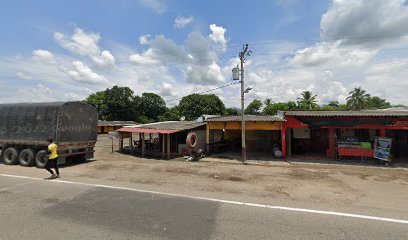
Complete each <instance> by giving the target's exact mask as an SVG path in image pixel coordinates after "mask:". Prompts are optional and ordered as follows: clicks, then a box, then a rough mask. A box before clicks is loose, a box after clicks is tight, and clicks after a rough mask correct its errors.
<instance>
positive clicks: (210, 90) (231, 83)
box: [167, 82, 239, 103]
mask: <svg viewBox="0 0 408 240" xmlns="http://www.w3.org/2000/svg"><path fill="white" fill-rule="evenodd" d="M238 83H239V82H230V83H228V84H225V85H222V86H219V87H215V88H212V89H209V90H206V91H202V92H196V93H190V94H187V95H185V96H188V95H192V94H204V93H208V92H212V91H215V90H218V89H221V88H225V87H229V86H231V85H235V84H238ZM185 96H183V97H185ZM183 97H181V98H175V99H172V100H168V101H167V102H168V103H169V102H174V101H178V100H181V99H183Z"/></svg>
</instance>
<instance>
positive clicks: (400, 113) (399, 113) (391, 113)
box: [285, 110, 408, 117]
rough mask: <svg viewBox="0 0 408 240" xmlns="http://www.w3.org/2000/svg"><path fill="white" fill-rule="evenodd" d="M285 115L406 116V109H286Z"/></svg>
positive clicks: (407, 115) (407, 112) (407, 113)
mask: <svg viewBox="0 0 408 240" xmlns="http://www.w3.org/2000/svg"><path fill="white" fill-rule="evenodd" d="M285 115H287V116H295V117H302V116H304V117H408V111H381V110H373V111H371V110H365V111H286V112H285Z"/></svg>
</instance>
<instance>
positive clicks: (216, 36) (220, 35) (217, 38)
mask: <svg viewBox="0 0 408 240" xmlns="http://www.w3.org/2000/svg"><path fill="white" fill-rule="evenodd" d="M210 30H211V32H212V33H211V34H210V38H211V40H212V41H213V42H214V43H216V44H218V45H219V47H220V48H221V49H222V50H225V48H226V47H227V42H228V41H227V40H226V39H225V32H226V31H227V29H226V28H223V27H221V26H217V25H215V24H211V25H210Z"/></svg>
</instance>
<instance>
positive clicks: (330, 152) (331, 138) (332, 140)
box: [327, 127, 336, 158]
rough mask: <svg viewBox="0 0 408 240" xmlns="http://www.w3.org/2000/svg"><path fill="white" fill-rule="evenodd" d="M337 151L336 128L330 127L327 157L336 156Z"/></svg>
mask: <svg viewBox="0 0 408 240" xmlns="http://www.w3.org/2000/svg"><path fill="white" fill-rule="evenodd" d="M335 151H336V143H335V134H334V128H332V127H331V128H329V149H328V150H327V157H329V158H334V155H335Z"/></svg>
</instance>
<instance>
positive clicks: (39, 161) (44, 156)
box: [35, 150, 48, 168]
mask: <svg viewBox="0 0 408 240" xmlns="http://www.w3.org/2000/svg"><path fill="white" fill-rule="evenodd" d="M47 161H48V153H47V151H45V150H41V151H38V153H37V155H36V156H35V165H36V166H37V167H38V168H44V167H45V164H47Z"/></svg>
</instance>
